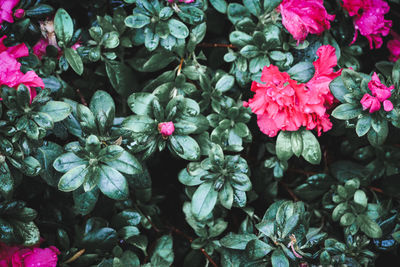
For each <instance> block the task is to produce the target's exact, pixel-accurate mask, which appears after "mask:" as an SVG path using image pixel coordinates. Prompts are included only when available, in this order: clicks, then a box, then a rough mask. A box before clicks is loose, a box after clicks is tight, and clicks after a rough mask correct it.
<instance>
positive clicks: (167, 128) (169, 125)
mask: <svg viewBox="0 0 400 267" xmlns="http://www.w3.org/2000/svg"><path fill="white" fill-rule="evenodd" d="M158 131H159V132H160V133H161V135H162V136H163V137H164V138H166V137H168V136H170V135H171V134H173V133H174V131H175V126H174V123H173V122H172V121H169V122H161V123H159V124H158Z"/></svg>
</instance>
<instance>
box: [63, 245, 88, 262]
mask: <svg viewBox="0 0 400 267" xmlns="http://www.w3.org/2000/svg"><path fill="white" fill-rule="evenodd" d="M83 253H85V249H84V248H83V249H81V250H79V251H78V252H77V253H75V254H74V256H72V257H71V258H69V259H68V260H66V261H64V263H71V262H73V261H76V260H77V259H78V258H79V257H80V256H82V254H83Z"/></svg>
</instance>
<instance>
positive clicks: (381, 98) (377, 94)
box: [360, 72, 394, 113]
mask: <svg viewBox="0 0 400 267" xmlns="http://www.w3.org/2000/svg"><path fill="white" fill-rule="evenodd" d="M368 88H369V89H370V90H371V93H372V95H370V94H365V95H364V96H363V98H362V99H361V101H360V103H361V105H362V107H363V110H367V109H369V113H374V112H376V111H378V110H379V109H380V108H381V103H383V109H384V110H385V111H391V110H392V109H393V104H392V102H391V101H390V100H388V99H389V98H390V97H391V96H392V93H391V91H392V90H393V89H394V85H392V86H390V87H387V86H385V85H384V84H382V83H381V80H380V79H379V77H378V75H377V74H376V72H374V74H373V75H372V79H371V81H370V82H369V83H368Z"/></svg>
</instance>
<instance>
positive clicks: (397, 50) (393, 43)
mask: <svg viewBox="0 0 400 267" xmlns="http://www.w3.org/2000/svg"><path fill="white" fill-rule="evenodd" d="M390 33H391V35H392V36H393V40H390V41H389V42H388V43H387V48H388V49H389V51H390V56H389V60H390V61H392V62H396V61H397V60H398V59H399V58H400V35H399V34H397V33H396V32H394V31H390Z"/></svg>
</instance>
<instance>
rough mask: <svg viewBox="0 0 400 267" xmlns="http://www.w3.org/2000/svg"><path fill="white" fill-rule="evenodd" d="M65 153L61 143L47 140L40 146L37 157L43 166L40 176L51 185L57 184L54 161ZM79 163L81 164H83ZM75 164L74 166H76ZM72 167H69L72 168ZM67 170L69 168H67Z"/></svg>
mask: <svg viewBox="0 0 400 267" xmlns="http://www.w3.org/2000/svg"><path fill="white" fill-rule="evenodd" d="M62 153H63V149H62V147H61V146H60V145H58V144H56V143H53V142H45V143H44V144H43V145H42V146H41V147H39V148H38V150H37V154H36V156H35V157H36V158H37V160H38V161H39V162H40V165H41V166H42V168H43V169H42V171H41V172H40V176H41V177H42V178H43V179H44V180H45V181H46V183H47V184H48V185H50V186H57V181H58V178H59V177H58V175H57V173H56V171H55V170H54V168H53V162H54V161H55V159H56V158H57V157H58V156H60V155H61V154H62ZM81 164H83V163H81ZM81 164H79V165H81ZM75 166H78V165H75ZM75 166H74V167H75ZM71 168H72V167H70V168H69V169H71ZM66 171H67V170H66Z"/></svg>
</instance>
